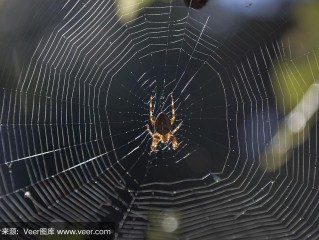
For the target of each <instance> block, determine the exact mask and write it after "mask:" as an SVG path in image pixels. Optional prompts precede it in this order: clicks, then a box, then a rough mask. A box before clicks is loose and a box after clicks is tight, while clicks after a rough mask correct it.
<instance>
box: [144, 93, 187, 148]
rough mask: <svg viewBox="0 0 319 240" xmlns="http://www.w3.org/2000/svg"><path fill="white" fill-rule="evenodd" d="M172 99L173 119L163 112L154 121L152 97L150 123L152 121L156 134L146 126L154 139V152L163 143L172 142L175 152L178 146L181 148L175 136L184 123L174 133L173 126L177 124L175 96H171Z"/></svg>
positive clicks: (152, 145) (152, 146)
mask: <svg viewBox="0 0 319 240" xmlns="http://www.w3.org/2000/svg"><path fill="white" fill-rule="evenodd" d="M171 98H172V119H169V118H168V116H167V115H166V114H165V113H164V112H161V113H160V114H158V116H157V118H156V120H155V121H154V119H153V105H152V96H151V97H150V121H151V124H152V125H153V126H154V128H155V132H154V133H153V132H152V131H151V130H150V128H149V125H148V124H147V125H146V130H147V132H148V133H149V134H150V135H151V136H152V138H153V140H152V144H151V149H152V152H155V151H156V148H157V145H158V143H159V142H162V143H169V142H171V143H172V147H173V149H174V150H176V149H177V148H178V146H179V144H178V143H177V140H176V137H175V136H174V134H175V133H176V132H177V131H178V129H179V128H180V127H181V125H182V123H180V124H179V125H178V126H177V128H175V129H174V130H173V131H172V126H173V124H174V122H175V108H174V99H173V96H171Z"/></svg>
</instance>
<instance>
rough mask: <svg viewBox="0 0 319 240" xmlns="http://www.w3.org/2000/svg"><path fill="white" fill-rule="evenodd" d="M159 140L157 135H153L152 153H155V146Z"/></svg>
mask: <svg viewBox="0 0 319 240" xmlns="http://www.w3.org/2000/svg"><path fill="white" fill-rule="evenodd" d="M160 140H161V137H160V136H159V135H158V134H156V133H155V134H153V141H152V145H151V149H152V152H155V151H156V148H157V144H158V142H159V141H160Z"/></svg>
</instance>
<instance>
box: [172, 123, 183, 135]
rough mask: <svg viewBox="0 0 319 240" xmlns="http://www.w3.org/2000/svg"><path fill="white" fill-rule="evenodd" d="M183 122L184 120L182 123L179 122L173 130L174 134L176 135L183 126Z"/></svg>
mask: <svg viewBox="0 0 319 240" xmlns="http://www.w3.org/2000/svg"><path fill="white" fill-rule="evenodd" d="M182 123H183V122H181V123H180V124H178V126H177V127H176V128H175V129H174V130H173V131H172V133H171V134H172V135H174V134H175V133H176V132H177V131H178V130H179V129H180V128H181V126H182Z"/></svg>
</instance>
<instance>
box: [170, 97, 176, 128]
mask: <svg viewBox="0 0 319 240" xmlns="http://www.w3.org/2000/svg"><path fill="white" fill-rule="evenodd" d="M171 98H172V119H171V125H173V123H174V122H175V107H174V98H173V95H171Z"/></svg>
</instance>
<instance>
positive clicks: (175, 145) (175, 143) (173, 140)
mask: <svg viewBox="0 0 319 240" xmlns="http://www.w3.org/2000/svg"><path fill="white" fill-rule="evenodd" d="M171 142H172V146H173V149H174V150H176V149H177V148H178V146H179V144H178V142H177V139H176V137H175V136H174V135H171Z"/></svg>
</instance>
